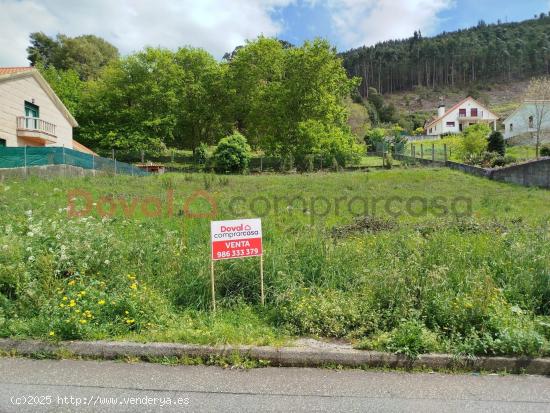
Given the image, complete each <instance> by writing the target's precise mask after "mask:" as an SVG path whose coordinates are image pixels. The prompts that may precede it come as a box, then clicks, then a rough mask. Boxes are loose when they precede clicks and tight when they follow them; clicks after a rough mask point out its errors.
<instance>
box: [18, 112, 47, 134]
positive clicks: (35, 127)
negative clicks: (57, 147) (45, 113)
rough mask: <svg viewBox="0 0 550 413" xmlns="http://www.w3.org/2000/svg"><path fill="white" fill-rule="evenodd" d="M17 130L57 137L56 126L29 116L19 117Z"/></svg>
mask: <svg viewBox="0 0 550 413" xmlns="http://www.w3.org/2000/svg"><path fill="white" fill-rule="evenodd" d="M17 130H20V131H33V132H40V133H45V134H47V135H51V136H55V125H54V124H53V123H50V122H46V121H45V120H42V119H39V118H32V117H29V116H18V117H17Z"/></svg>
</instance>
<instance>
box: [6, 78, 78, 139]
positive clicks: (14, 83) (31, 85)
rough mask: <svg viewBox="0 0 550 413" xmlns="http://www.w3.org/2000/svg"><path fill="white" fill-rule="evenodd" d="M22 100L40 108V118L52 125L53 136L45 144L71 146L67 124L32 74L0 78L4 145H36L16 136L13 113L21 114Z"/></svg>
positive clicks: (22, 109) (71, 130)
mask: <svg viewBox="0 0 550 413" xmlns="http://www.w3.org/2000/svg"><path fill="white" fill-rule="evenodd" d="M33 100H34V102H33ZM25 101H28V102H31V103H34V104H35V105H37V106H38V107H39V108H40V119H42V120H44V121H46V122H50V123H53V124H54V125H55V134H56V136H57V138H56V140H55V143H51V144H49V146H60V147H62V146H65V147H66V148H69V149H72V148H73V128H72V126H71V124H70V123H69V121H68V119H67V118H66V117H65V116H64V114H63V113H62V112H61V111H60V110H59V109H58V107H57V106H56V105H55V103H54V102H53V101H52V99H51V98H50V97H49V96H48V94H47V93H46V91H45V90H44V89H43V88H42V86H41V85H40V84H39V83H38V81H37V80H36V79H35V78H34V77H33V76H25V77H17V78H13V79H6V80H2V81H0V139H5V140H6V146H25V145H28V146H36V145H37V144H36V143H32V142H29V141H26V140H24V139H21V138H18V137H17V117H18V116H25Z"/></svg>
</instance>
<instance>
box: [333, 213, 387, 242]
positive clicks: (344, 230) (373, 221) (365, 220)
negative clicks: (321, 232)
mask: <svg viewBox="0 0 550 413" xmlns="http://www.w3.org/2000/svg"><path fill="white" fill-rule="evenodd" d="M395 228H397V222H395V221H390V220H388V219H384V218H378V217H375V216H372V215H365V216H364V217H358V218H355V219H354V221H353V222H352V223H351V224H348V225H341V226H336V227H334V228H332V231H331V235H332V237H333V238H345V237H348V236H350V235H352V234H355V233H364V232H370V233H377V232H382V231H391V230H393V229H395Z"/></svg>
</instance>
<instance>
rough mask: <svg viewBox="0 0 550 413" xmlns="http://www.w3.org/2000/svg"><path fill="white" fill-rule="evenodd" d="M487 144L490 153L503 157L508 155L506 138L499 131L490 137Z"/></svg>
mask: <svg viewBox="0 0 550 413" xmlns="http://www.w3.org/2000/svg"><path fill="white" fill-rule="evenodd" d="M488 141H489V142H488V144H487V151H488V152H496V153H498V154H499V155H501V156H504V154H505V153H506V145H505V144H504V137H503V136H502V133H500V132H499V131H494V132H492V133H491V134H490V135H489V138H488Z"/></svg>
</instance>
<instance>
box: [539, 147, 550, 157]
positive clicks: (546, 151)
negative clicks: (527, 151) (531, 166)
mask: <svg viewBox="0 0 550 413" xmlns="http://www.w3.org/2000/svg"><path fill="white" fill-rule="evenodd" d="M540 156H550V145H543V146H542V148H540Z"/></svg>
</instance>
